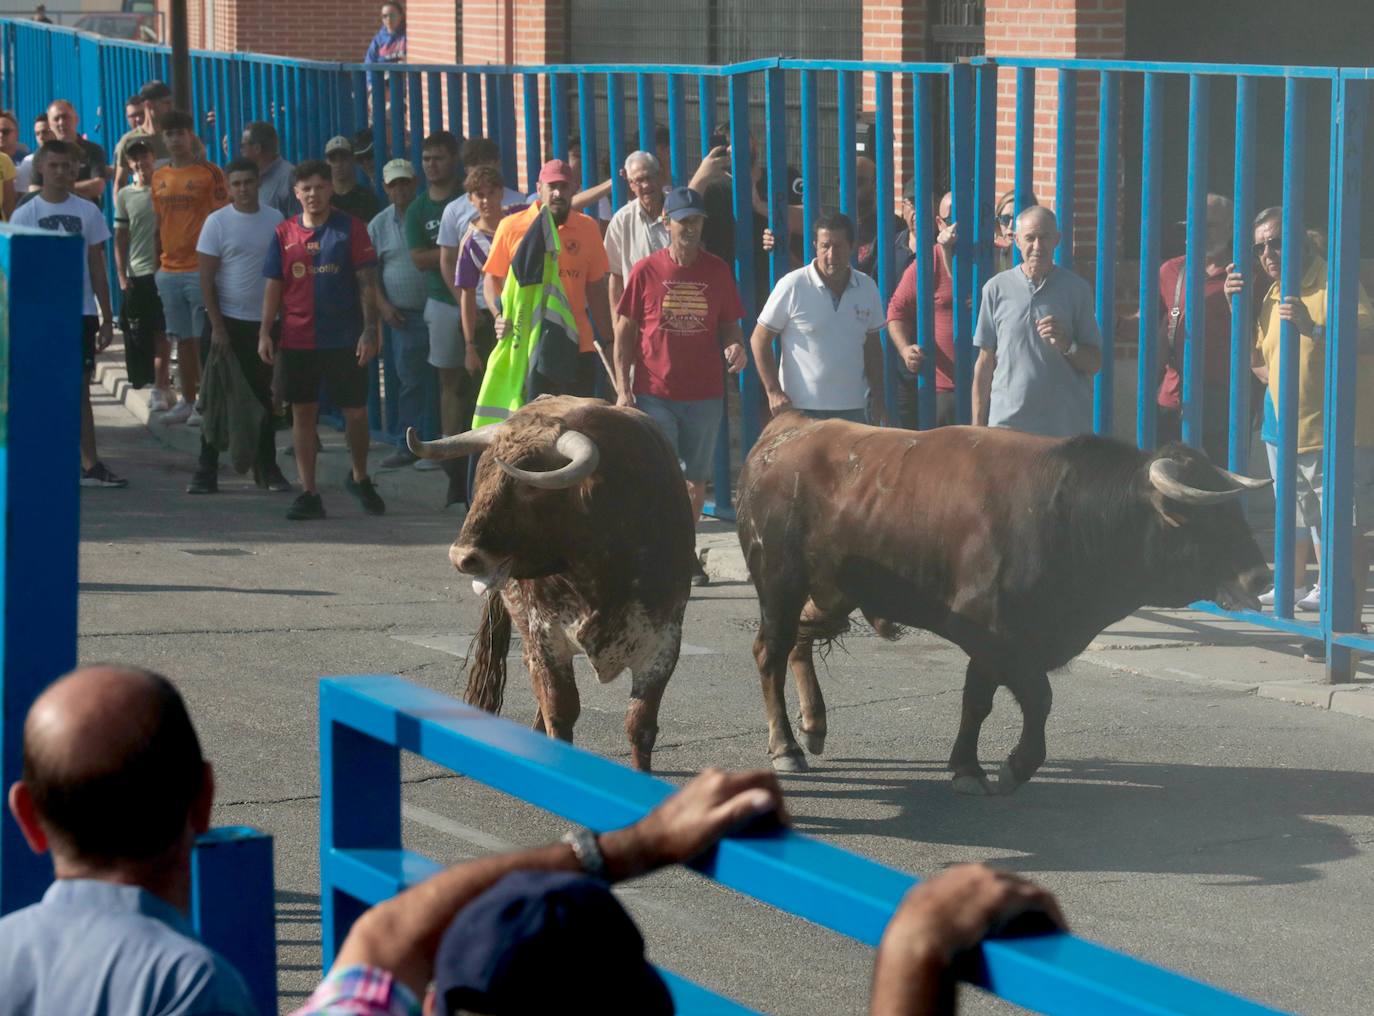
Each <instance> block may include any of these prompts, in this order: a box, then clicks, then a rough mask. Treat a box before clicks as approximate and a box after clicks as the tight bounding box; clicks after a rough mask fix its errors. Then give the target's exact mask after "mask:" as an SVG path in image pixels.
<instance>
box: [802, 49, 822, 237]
mask: <svg viewBox="0 0 1374 1016" xmlns="http://www.w3.org/2000/svg"><path fill="white" fill-rule="evenodd" d="M817 73H818V72H817V71H813V70H804V71H802V72H801V158H802V164H801V174H802V261H804V262H806V263H807V264H810V262H811V259H812V258H814V257H815V256H816V216H817V215H818V214H819V213H820V200H821V199H820V187H821V173H820V114H819V112H818V110H817V107H818V101H817V97H816V74H817Z"/></svg>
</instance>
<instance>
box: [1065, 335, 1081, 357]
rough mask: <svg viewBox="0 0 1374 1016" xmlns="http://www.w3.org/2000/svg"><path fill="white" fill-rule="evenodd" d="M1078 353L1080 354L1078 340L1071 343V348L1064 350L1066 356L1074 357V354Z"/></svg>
mask: <svg viewBox="0 0 1374 1016" xmlns="http://www.w3.org/2000/svg"><path fill="white" fill-rule="evenodd" d="M1076 352H1078V340H1077V339H1074V340H1073V341H1072V342H1070V343H1069V348H1068V349H1066V350H1064V355H1065V356H1073V354H1074V353H1076Z"/></svg>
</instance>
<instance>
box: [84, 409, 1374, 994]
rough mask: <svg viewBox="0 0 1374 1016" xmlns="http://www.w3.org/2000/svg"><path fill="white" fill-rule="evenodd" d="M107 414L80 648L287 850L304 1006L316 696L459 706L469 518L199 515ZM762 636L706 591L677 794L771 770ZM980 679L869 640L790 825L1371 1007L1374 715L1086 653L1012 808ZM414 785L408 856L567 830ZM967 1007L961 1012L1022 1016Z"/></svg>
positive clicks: (839, 659) (133, 434) (591, 730)
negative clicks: (355, 680)
mask: <svg viewBox="0 0 1374 1016" xmlns="http://www.w3.org/2000/svg"><path fill="white" fill-rule="evenodd" d="M98 407H99V412H98V419H99V423H100V440H101V447H102V451H103V453H104V455H105V457H106V458H107V460H108V461H110V463H111V464H112V465H113V466H114V467H115V468H116V469H118V470H119V471H121V472H125V473H127V474H128V475H129V476H130V478H131V480H132V486H131V487H130V488H129V489H128V490H124V491H117V490H87V491H83V493H82V498H83V542H82V554H81V567H82V571H81V639H80V646H79V656H80V659H81V660H82V661H83V662H95V661H101V660H114V661H126V662H130V663H138V664H142V665H146V666H150V667H153V668H156V669H158V670H161V671H163V672H164V673H167V674H168V675H170V676H171V677H173V678H174V679H175V680H176V682H177V683H178V685H179V686H180V687H181V688H182V690H183V692H184V693H185V695H186V697H187V699H188V701H189V704H190V706H191V709H192V715H193V717H194V718H195V721H196V723H197V725H198V727H199V730H200V732H201V736H202V739H203V741H204V743H205V747H206V751H207V753H208V754H209V756H210V757H211V758H212V759H213V760H214V762H215V765H216V771H217V775H218V798H217V800H218V804H217V808H216V814H215V821H216V823H217V824H237V823H247V824H251V825H255V826H258V827H260V828H262V829H265V830H267V831H269V832H270V833H272V834H273V835H274V836H275V837H276V878H277V886H278V890H279V912H280V923H279V927H278V935H279V940H280V953H281V964H282V965H281V982H280V983H281V988H282V1000H283V1002H282V1004H283V1007H290V1006H292V1005H294V1004H297V1003H299V1002H300V1001H301V1000H302V999H303V997H304V995H305V994H306V993H307V992H308V990H309V989H310V987H311V986H312V985H313V983H314V982H315V980H316V978H317V976H318V964H319V923H318V918H319V899H318V883H317V865H316V851H317V839H316V835H317V815H318V792H319V786H318V759H317V753H316V743H317V739H316V719H315V714H316V706H315V695H316V692H315V685H316V680H317V678H318V677H320V676H321V675H329V674H353V673H395V674H400V675H404V676H405V677H407V678H409V679H410V680H413V681H418V682H421V683H423V684H426V685H429V686H431V687H434V688H437V689H441V690H444V691H447V692H450V693H455V694H456V693H458V692H459V691H460V684H459V682H460V676H459V674H458V666H457V662H458V661H457V659H456V658H455V656H454V655H453V654H452V652H450V651H446V649H445V648H444V647H445V646H447V647H448V649H452V648H453V646H454V645H455V642H461V640H455V639H453V637H454V636H461V635H463V634H468V633H471V632H472V631H473V630H474V628H475V625H476V620H477V603H476V599H475V597H474V596H473V595H472V593H471V591H470V589H469V588H468V585H467V583H465V582H461V581H458V576H457V575H456V573H455V572H454V571H453V569H452V567H451V566H450V565H449V563H448V561H447V558H446V556H445V551H446V548H447V545H448V543H449V542H450V541H451V539H452V538H453V535H454V534H455V533H456V531H457V529H458V526H459V523H460V515H459V514H458V513H457V511H456V510H450V511H449V512H448V513H445V512H442V511H440V510H438V507H437V506H438V504H439V500H440V496H441V489H442V481H441V480H440V479H439V478H438V477H439V476H440V475H442V474H435V475H433V476H432V477H431V478H432V479H433V480H434V482H433V483H432V485H430V486H431V487H432V494H431V493H430V490H429V488H427V487H425V486H424V485H417V484H416V483H415V482H414V480H413V479H412V478H409V477H407V479H406V481H405V482H401V481H400V480H396V479H392V480H388V475H387V474H385V473H382V474H380V475H379V486H380V489H381V491H382V493H383V495H384V496H389V498H390V511H389V513H388V514H387V516H386V517H385V518H382V519H374V518H369V517H367V516H364V515H363V514H362V513H361V510H360V509H359V508H358V506H357V505H356V503H354V502H353V501H352V499H351V498H350V497H349V496H348V495H347V494H345V493H344V492H343V491H342V490H339V489H333V490H330V489H325V490H324V496H325V503H326V507H327V509H328V510H329V512H330V517H329V519H327V520H326V521H324V522H320V523H293V522H287V521H286V520H285V519H284V518H283V513H284V511H285V509H286V505H287V503H288V501H289V499H290V496H289V495H270V494H267V493H260V492H258V491H256V490H254V489H253V488H252V486H251V483H249V482H246V481H244V480H243V479H241V478H230V477H229V476H227V474H226V475H225V476H224V477H223V478H222V480H221V483H222V493H220V494H219V495H217V496H214V497H204V498H195V497H190V496H188V495H186V494H184V493H182V489H183V487H184V485H185V482H186V479H187V477H188V475H189V471H190V467H191V461H190V459H189V458H188V457H187V456H186V455H184V454H182V453H178V452H174V451H171V450H169V449H167V448H166V447H164V446H163V445H162V444H160V443H158V442H157V441H156V440H154V438H153V437H152V436H151V435H150V434H149V432H148V431H147V429H145V428H144V427H143V426H142V425H141V424H140V423H138V422H137V421H136V420H135V419H134V418H133V417H132V416H131V415H129V414H128V413H127V412H126V411H125V410H124V409H123V408H121V407H119V406H117V405H115V404H113V403H112V402H110V401H108V400H102V399H98ZM325 438H326V443H327V444H328V445H329V450H328V451H327V452H326V453H325V455H324V460H325V461H326V463H329V462H338V461H341V459H342V452H341V451H340V450H339V443H338V436H337V435H335V434H332V433H327V434H326V435H325ZM284 464H285V466H286V468H287V472H288V475H290V474H291V472H292V468H291V462H290V460H289V459H285V460H284ZM326 468H328V465H326ZM417 491H418V495H417V493H416V492H417ZM756 619H757V615H756V612H755V603H754V597H753V594H752V590H751V589H750V588H749V587H748V586H746V585H742V584H725V585H717V586H713V587H711V588H709V589H706V590H703V591H701V593H700V595H697V596H694V598H693V600H692V602H691V604H690V606H689V608H688V614H687V625H686V632H685V636H684V637H685V640H686V642H687V643H689V644H690V645H691V646H693V647H695V648H694V650H693V651H691V652H690V653H687V654H685V655H684V656H683V658H682V660H681V662H680V663H679V665H678V669H677V672H676V674H675V675H674V677H673V680H672V682H671V684H670V685H669V688H668V692H667V696H666V698H665V700H664V705H663V713H662V717H661V721H660V726H661V734H660V740H659V744H658V748H657V752H656V754H655V763H656V765H657V767H658V768H659V771H660V772H661V774H663V775H665V776H667V777H669V778H671V779H675V780H680V779H682V778H685V777H687V776H689V775H691V774H693V773H695V772H697V771H698V770H700V769H701V768H703V767H705V766H708V765H716V766H725V767H749V766H757V765H760V764H762V763H763V762H764V748H765V731H764V726H763V716H762V706H761V704H760V701H759V692H758V681H757V676H756V671H755V669H754V665H753V661H752V657H751V654H750V641H751V639H752V637H753V627H754V625H755V622H756ZM435 646H438V647H439V648H435ZM1280 659H1282V658H1280ZM1198 666H1201V664H1199V665H1198ZM963 667H964V661H963V658H962V656H961V654H960V653H959V652H958V651H957V650H955V649H954V648H953V647H951V646H949V645H947V644H945V643H942V642H940V641H938V640H936V639H934V638H933V637H928V636H920V635H913V636H908V637H907V638H906V639H905V640H903V641H902V642H900V643H897V644H889V643H885V642H881V641H879V640H877V639H875V638H871V637H869V638H865V637H856V638H851V639H850V640H849V641H848V643H847V644H846V646H845V647H844V649H843V650H839V651H836V652H835V653H834V654H832V655H831V656H830V658H829V660H828V664H827V666H826V667H825V669H823V671H822V681H823V683H824V687H825V692H826V696H827V699H828V702H829V705H830V738H829V742H828V745H827V754H826V755H825V756H824V757H823V758H822V759H818V760H816V763H817V764H816V766H815V768H814V769H813V770H812V771H811V772H810V773H808V774H802V775H797V776H789V777H787V778H786V779H785V785H786V791H787V797H788V801H789V806H790V808H791V811H792V814H793V816H794V817H795V824H796V826H797V828H799V829H800V830H801V831H803V832H806V833H810V834H814V835H816V836H820V837H822V838H824V839H826V840H828V841H830V842H832V843H835V844H837V845H839V846H842V847H844V848H846V849H849V850H854V851H857V852H859V853H862V854H865V855H868V856H870V857H873V858H876V859H878V860H880V861H882V862H884V863H886V864H890V865H893V866H896V867H899V868H903V869H905V870H908V871H911V872H914V873H917V874H928V873H931V872H935V871H938V870H939V869H940V868H942V867H944V866H946V865H949V864H952V863H956V862H960V861H968V860H982V861H989V862H992V863H996V864H1000V865H1005V866H1007V867H1010V868H1015V869H1017V870H1020V871H1023V872H1026V873H1028V874H1030V875H1032V876H1033V877H1035V878H1037V879H1039V880H1041V881H1043V882H1044V883H1045V884H1047V885H1048V886H1050V887H1051V888H1052V889H1053V890H1054V891H1055V892H1056V893H1057V894H1058V895H1059V896H1060V898H1061V900H1062V902H1063V904H1064V909H1065V911H1066V913H1067V914H1068V915H1069V917H1070V920H1071V921H1072V922H1073V925H1074V929H1075V930H1076V931H1077V932H1078V933H1080V934H1083V935H1085V936H1087V937H1089V938H1092V939H1094V940H1096V941H1099V942H1102V943H1104V944H1106V945H1109V946H1112V947H1114V948H1118V949H1122V950H1125V951H1128V952H1130V953H1132V954H1134V955H1137V956H1140V957H1143V958H1145V959H1148V960H1151V961H1154V962H1158V963H1162V964H1165V965H1167V966H1170V967H1172V968H1174V969H1177V970H1180V971H1183V972H1186V973H1188V974H1191V975H1194V976H1197V977H1200V978H1204V979H1206V980H1208V981H1211V982H1213V983H1216V984H1219V985H1221V986H1224V987H1226V988H1228V989H1231V990H1235V991H1239V992H1242V993H1245V994H1247V995H1250V996H1252V997H1255V998H1257V999H1260V1000H1263V1001H1265V1002H1267V1003H1269V1004H1272V1005H1275V1006H1279V1007H1282V1008H1286V1009H1292V1010H1297V1011H1302V1012H1308V1013H1333V1014H1334V1013H1356V1012H1374V984H1371V979H1370V978H1369V977H1368V972H1367V971H1368V964H1367V962H1366V961H1365V958H1364V956H1365V953H1366V951H1367V948H1366V946H1365V941H1366V940H1367V939H1368V938H1369V935H1370V931H1371V929H1374V864H1371V860H1370V856H1369V853H1368V850H1367V846H1368V844H1369V843H1370V842H1371V841H1374V817H1372V816H1374V736H1372V735H1374V726H1371V725H1370V724H1369V721H1367V720H1362V719H1357V718H1354V717H1350V716H1345V715H1339V714H1336V713H1332V712H1324V711H1318V710H1313V709H1305V708H1301V707H1298V706H1293V705H1289V704H1284V703H1281V702H1276V701H1271V700H1267V699H1262V698H1258V697H1256V696H1255V695H1253V694H1246V693H1242V692H1240V691H1237V690H1235V689H1233V688H1231V687H1230V686H1227V685H1216V686H1209V685H1206V684H1200V683H1187V682H1179V681H1161V680H1153V679H1151V678H1149V677H1146V676H1140V675H1132V674H1126V673H1124V672H1122V671H1118V670H1111V669H1107V668H1104V667H1101V666H1098V665H1094V664H1090V663H1082V662H1080V663H1077V664H1075V665H1074V666H1072V667H1071V668H1069V669H1068V670H1066V671H1065V672H1063V673H1061V674H1059V675H1057V676H1056V677H1055V678H1054V679H1053V680H1054V686H1055V691H1056V702H1055V708H1054V712H1053V714H1052V716H1051V718H1050V723H1049V753H1050V759H1049V762H1048V764H1047V765H1046V767H1045V769H1044V770H1042V772H1041V774H1040V775H1039V776H1038V777H1037V778H1036V779H1035V780H1034V781H1033V782H1032V783H1030V784H1028V785H1027V786H1025V787H1023V788H1022V789H1021V790H1020V791H1019V792H1018V793H1017V794H1016V795H1015V796H1014V797H1010V798H968V797H960V796H957V795H955V794H954V793H953V792H952V791H951V789H950V781H949V777H948V774H947V773H946V771H945V769H944V760H945V759H946V758H947V756H948V752H949V748H950V743H951V740H952V738H953V734H954V729H955V726H956V723H957V717H958V709H959V689H960V687H961V683H962V678H963ZM579 674H580V675H581V676H582V677H585V678H586V680H585V681H582V682H580V684H581V691H582V696H583V699H582V700H583V713H582V716H581V719H580V721H579V723H578V726H577V739H578V743H579V744H581V745H583V746H584V747H587V748H589V749H592V750H594V751H598V752H601V753H604V754H607V755H610V756H611V757H614V758H619V759H625V758H626V757H627V755H628V751H627V747H626V744H625V741H624V734H623V729H622V722H623V716H624V708H625V704H626V701H627V698H628V687H627V684H626V683H625V682H624V681H623V680H622V681H621V682H619V683H616V684H612V685H609V686H600V685H598V684H596V683H595V682H594V681H593V680H592V679H591V676H590V671H589V670H588V669H587V668H586V666H585V661H580V662H579ZM533 712H534V705H533V699H532V696H531V695H530V692H529V688H528V684H527V682H525V681H523V679H522V678H521V677H520V675H519V673H518V670H517V671H516V672H515V673H513V674H512V680H511V685H510V688H509V690H508V694H507V698H506V714H507V715H508V716H510V717H512V718H513V719H515V720H518V721H519V722H521V723H522V724H524V723H527V722H528V721H529V720H530V719H531V718H532V716H533ZM1019 722H1020V721H1019V715H1018V714H1017V712H1016V709H1015V705H1014V703H1012V701H1011V700H1010V698H1009V697H1007V696H1006V694H1005V692H1004V693H1002V694H1001V695H999V698H998V701H997V705H996V708H995V711H994V713H993V715H992V717H991V718H990V720H989V721H988V723H987V725H986V726H985V728H984V741H983V746H982V755H983V757H984V759H985V762H988V763H991V764H992V767H993V768H995V765H996V762H997V760H999V759H1000V758H1001V757H1002V756H1003V755H1004V754H1005V753H1006V751H1007V749H1008V748H1009V747H1010V745H1011V744H1012V743H1013V742H1014V740H1015V736H1016V733H1017V731H1018V729H1019ZM405 779H406V780H407V782H408V785H407V787H406V791H405V801H406V822H405V834H406V836H407V838H408V840H409V845H411V846H412V847H413V848H414V849H419V850H423V851H425V852H428V853H431V854H432V855H434V856H435V857H438V858H440V859H443V860H449V861H451V860H457V859H460V858H463V857H470V856H477V855H479V854H482V853H484V852H487V851H489V850H491V849H497V848H500V847H503V846H505V845H508V844H522V845H524V844H535V843H539V842H543V841H547V840H549V839H552V838H554V837H556V836H557V835H558V834H559V833H560V832H561V831H562V829H561V826H560V825H559V823H557V822H556V821H553V820H550V819H549V818H547V817H546V816H544V815H542V814H540V813H535V812H533V811H532V810H531V809H529V808H527V807H525V806H523V805H521V804H518V803H514V802H511V801H510V800H508V799H505V798H502V797H500V796H499V795H496V794H494V793H493V792H490V791H487V790H485V789H484V788H482V787H480V786H475V785H473V784H472V783H470V782H469V781H467V780H465V779H462V778H458V777H453V776H450V775H446V774H444V773H442V772H439V771H438V770H435V769H433V768H432V767H429V766H427V765H424V764H421V763H415V764H411V765H408V766H407V767H406V770H405ZM364 804H365V802H364ZM623 899H624V900H625V901H626V903H627V905H628V906H629V907H630V908H631V909H632V911H633V912H634V913H635V915H636V917H637V918H639V920H640V921H641V922H642V925H643V927H644V930H645V934H646V938H647V940H648V943H649V947H650V950H651V953H652V955H653V956H654V958H655V959H656V960H657V961H658V962H660V963H663V964H664V965H665V966H669V967H671V968H673V969H676V970H678V971H681V972H683V973H686V974H689V975H691V976H694V977H695V978H697V979H698V980H700V981H702V982H703V983H706V984H708V985H710V986H712V987H715V988H717V989H720V990H723V991H725V992H727V993H729V994H731V995H733V996H735V997H737V998H739V999H740V1000H741V1001H743V1002H745V1003H746V1004H748V1005H751V1006H754V1007H757V1008H759V1009H761V1010H764V1011H767V1012H771V1013H811V1012H824V1013H837V1014H840V1013H859V1012H862V1011H863V1010H864V1007H865V1000H866V996H867V986H868V978H869V973H870V964H871V954H870V952H869V950H867V949H865V948H862V947H860V946H858V945H856V944H853V943H850V942H848V941H845V940H843V939H841V938H839V937H838V936H834V935H831V934H829V933H827V932H823V931H820V930H818V929H816V928H814V927H812V926H810V925H807V924H805V923H803V922H801V921H797V920H794V919H791V918H786V917H783V916H781V915H778V914H777V913H775V912H773V911H771V910H770V909H768V908H767V907H765V906H763V905H761V904H757V903H754V902H752V901H749V900H746V899H743V898H741V897H739V896H736V895H734V894H732V893H729V892H727V891H723V890H720V889H717V888H715V887H713V886H711V885H709V884H707V883H704V882H702V881H701V880H700V879H698V878H697V877H696V876H694V875H691V874H690V873H686V872H681V871H678V872H668V873H664V874H660V875H658V876H656V877H653V878H650V879H646V880H644V881H643V882H640V883H636V884H634V885H631V886H628V887H626V888H625V890H624V892H623ZM967 994H968V996H969V997H968V999H967V1001H968V1006H967V1008H968V1011H972V1012H996V1011H1007V1007H1005V1006H1003V1005H1001V1004H1000V1003H997V1002H995V1001H991V1000H988V999H986V998H984V997H982V996H981V995H977V993H973V992H970V993H967Z"/></svg>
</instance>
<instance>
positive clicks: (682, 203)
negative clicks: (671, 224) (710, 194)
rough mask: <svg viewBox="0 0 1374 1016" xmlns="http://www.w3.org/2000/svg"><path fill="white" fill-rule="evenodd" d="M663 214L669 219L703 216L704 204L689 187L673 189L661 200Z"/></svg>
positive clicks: (704, 211)
mask: <svg viewBox="0 0 1374 1016" xmlns="http://www.w3.org/2000/svg"><path fill="white" fill-rule="evenodd" d="M663 214H664V215H666V216H668V218H670V219H685V218H687V217H688V216H689V215H705V214H706V202H705V200H703V199H702V196H701V195H700V194H698V193H697V192H696V191H694V190H692V188H690V187H674V188H673V189H672V190H670V191H669V192H668V196H667V197H666V198H664V199H663Z"/></svg>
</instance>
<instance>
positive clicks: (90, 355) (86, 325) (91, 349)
mask: <svg viewBox="0 0 1374 1016" xmlns="http://www.w3.org/2000/svg"><path fill="white" fill-rule="evenodd" d="M99 334H100V318H98V317H96V316H95V315H94V314H83V315H81V372H82V374H83V375H84V376H85V378H86V380H87V381H89V380H90V379H91V378H93V377H95V337H96V336H97V335H99Z"/></svg>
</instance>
